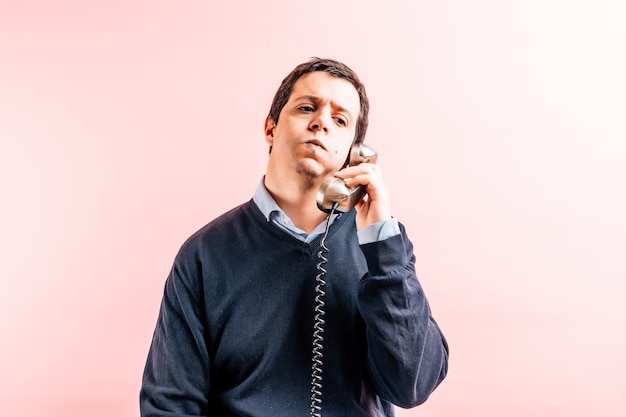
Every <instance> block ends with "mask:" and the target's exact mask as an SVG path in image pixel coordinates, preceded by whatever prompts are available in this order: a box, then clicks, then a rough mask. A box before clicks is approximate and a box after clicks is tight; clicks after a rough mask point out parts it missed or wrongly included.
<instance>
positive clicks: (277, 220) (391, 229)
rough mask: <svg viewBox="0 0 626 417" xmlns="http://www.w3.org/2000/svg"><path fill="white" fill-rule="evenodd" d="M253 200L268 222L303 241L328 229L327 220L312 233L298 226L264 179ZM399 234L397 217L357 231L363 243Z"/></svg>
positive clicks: (333, 218) (337, 216)
mask: <svg viewBox="0 0 626 417" xmlns="http://www.w3.org/2000/svg"><path fill="white" fill-rule="evenodd" d="M252 200H253V201H254V203H255V204H256V205H257V207H258V208H259V210H261V212H262V213H263V215H264V216H265V218H266V219H267V221H268V222H270V221H271V222H272V223H274V224H275V225H276V226H278V227H279V228H281V229H282V230H284V231H286V232H287V233H289V234H290V235H292V236H294V237H296V238H297V239H300V240H301V241H303V242H306V243H309V242H311V241H313V240H314V239H315V238H316V237H318V236H319V235H321V234H322V233H324V230H326V220H324V221H322V222H321V223H320V224H318V225H317V226H316V227H315V229H313V230H312V231H311V233H307V232H305V231H304V230H302V229H299V228H298V227H296V225H295V224H293V222H292V221H291V219H290V218H289V217H288V216H287V215H286V214H285V212H284V211H283V210H282V209H281V208H280V207H279V206H278V204H276V201H275V200H274V198H272V196H271V195H270V193H269V192H268V191H267V189H266V188H265V185H264V184H263V180H261V182H260V183H259V185H258V186H257V189H256V192H255V193H254V196H253V197H252ZM341 215H342V213H336V214H333V216H332V217H331V218H330V219H329V220H328V221H330V224H331V225H332V223H333V222H334V221H335V219H337V218H339V217H340V216H341ZM399 234H400V226H399V225H398V220H397V219H395V218H391V219H389V220H382V221H379V222H378V223H374V224H371V225H369V226H367V227H364V228H363V229H361V230H359V231H357V236H358V239H359V244H361V245H364V244H366V243H372V242H377V241H380V240H385V239H388V238H390V237H392V236H395V235H399Z"/></svg>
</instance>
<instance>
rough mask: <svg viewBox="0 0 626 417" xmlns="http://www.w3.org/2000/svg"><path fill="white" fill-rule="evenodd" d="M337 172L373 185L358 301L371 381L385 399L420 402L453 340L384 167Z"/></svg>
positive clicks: (359, 219)
mask: <svg viewBox="0 0 626 417" xmlns="http://www.w3.org/2000/svg"><path fill="white" fill-rule="evenodd" d="M335 175H336V176H337V177H339V178H342V179H343V180H344V181H346V185H347V186H349V187H353V186H356V185H363V186H366V187H367V196H366V197H365V198H364V199H363V200H362V201H361V202H360V203H359V204H357V206H356V209H357V216H356V223H357V229H358V230H359V232H358V233H359V240H360V244H361V249H362V251H363V254H364V255H365V259H366V261H367V265H368V271H369V272H368V274H367V275H366V276H365V277H363V279H362V280H361V282H360V284H359V291H358V305H359V310H360V313H361V316H362V317H363V320H364V321H365V324H366V328H367V342H368V363H367V365H368V372H369V375H370V379H371V381H372V383H373V385H374V387H375V388H376V390H377V392H378V394H379V395H380V396H381V397H382V398H383V399H385V400H387V401H389V402H391V403H393V404H396V405H398V406H401V407H405V408H409V407H413V406H416V405H418V404H421V403H423V402H424V401H426V399H427V398H428V396H429V395H430V394H431V393H432V392H433V390H434V389H435V388H436V387H437V386H438V385H439V383H441V381H442V380H443V378H444V377H445V376H446V373H447V370H448V344H447V342H446V339H445V338H444V336H443V333H442V332H441V330H440V329H439V326H438V325H437V323H436V322H435V320H434V319H433V317H432V315H431V311H430V307H429V305H428V301H427V299H426V296H425V295H424V291H423V290H422V286H421V285H420V283H419V281H418V279H417V276H416V274H415V255H414V254H413V245H412V243H411V242H410V240H409V239H408V236H407V234H406V231H405V230H404V228H403V227H402V226H401V225H399V223H398V222H397V221H396V220H395V219H393V218H392V217H391V208H390V199H389V191H388V189H387V187H386V185H385V184H384V182H383V179H382V172H381V169H380V167H379V166H378V165H374V164H369V163H364V164H359V165H356V166H352V167H348V168H345V169H343V170H341V171H339V172H338V173H336V174H335Z"/></svg>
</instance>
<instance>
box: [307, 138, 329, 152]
mask: <svg viewBox="0 0 626 417" xmlns="http://www.w3.org/2000/svg"><path fill="white" fill-rule="evenodd" d="M307 143H308V144H310V145H314V146H317V147H319V148H322V149H323V150H327V149H326V146H324V144H323V143H322V142H321V141H319V140H317V139H311V140H310V141H308V142H307Z"/></svg>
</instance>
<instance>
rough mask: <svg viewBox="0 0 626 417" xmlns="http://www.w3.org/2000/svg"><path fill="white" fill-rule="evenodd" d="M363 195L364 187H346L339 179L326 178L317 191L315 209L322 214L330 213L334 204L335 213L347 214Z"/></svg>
mask: <svg viewBox="0 0 626 417" xmlns="http://www.w3.org/2000/svg"><path fill="white" fill-rule="evenodd" d="M364 195H365V187H363V186H359V187H352V188H348V187H346V183H345V182H343V181H342V180H341V179H339V178H327V179H325V180H324V182H323V183H322V185H321V187H320V189H319V190H318V191H317V207H318V208H319V209H320V210H322V211H323V212H324V213H330V212H331V211H332V209H333V206H334V205H335V203H337V204H338V206H337V208H336V209H335V211H338V212H342V213H347V212H348V211H350V210H352V208H354V206H356V205H357V203H358V202H359V201H361V199H362V198H363V196H364Z"/></svg>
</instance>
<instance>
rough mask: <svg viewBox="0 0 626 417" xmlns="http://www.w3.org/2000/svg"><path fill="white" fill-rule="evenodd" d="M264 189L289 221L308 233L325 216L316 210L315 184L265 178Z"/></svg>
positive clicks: (316, 186)
mask: <svg viewBox="0 0 626 417" xmlns="http://www.w3.org/2000/svg"><path fill="white" fill-rule="evenodd" d="M264 184H265V188H266V189H267V191H268V192H269V193H270V195H271V196H272V198H273V199H274V201H276V204H278V206H279V207H280V208H281V209H282V210H283V211H284V212H285V214H286V215H287V216H288V217H289V218H290V219H291V221H292V222H293V224H294V225H295V226H296V227H297V228H299V229H302V230H304V231H305V232H307V233H310V232H311V231H312V230H313V229H315V227H317V225H318V224H320V223H321V222H322V221H323V220H324V218H325V217H326V215H325V214H324V212H322V211H321V210H320V209H318V208H317V202H316V198H317V190H318V188H319V185H318V184H317V183H315V182H314V183H310V184H304V183H298V182H294V181H280V182H278V181H275V180H274V179H273V178H272V177H270V176H268V175H266V176H265V183H264Z"/></svg>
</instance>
